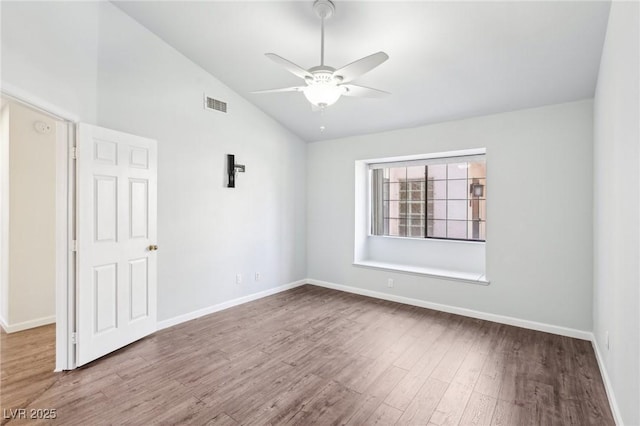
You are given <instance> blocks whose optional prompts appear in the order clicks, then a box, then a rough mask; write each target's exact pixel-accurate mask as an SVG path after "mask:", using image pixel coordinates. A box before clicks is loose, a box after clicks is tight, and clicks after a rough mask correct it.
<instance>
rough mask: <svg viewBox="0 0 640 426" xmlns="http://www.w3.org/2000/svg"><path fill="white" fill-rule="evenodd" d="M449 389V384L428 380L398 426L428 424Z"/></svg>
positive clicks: (399, 420) (405, 411)
mask: <svg viewBox="0 0 640 426" xmlns="http://www.w3.org/2000/svg"><path fill="white" fill-rule="evenodd" d="M448 387H449V384H448V383H445V382H442V381H440V380H436V379H432V378H429V379H427V380H426V381H425V382H424V384H423V385H422V387H421V388H420V390H419V391H418V393H417V394H416V396H415V398H413V400H412V401H411V403H410V404H409V406H408V407H407V409H406V410H404V413H403V414H402V416H401V417H400V419H398V423H397V424H399V425H417V424H427V423H428V422H429V419H430V418H431V416H432V415H433V412H434V411H435V410H436V407H437V406H438V404H439V403H440V400H441V399H442V395H444V393H445V391H446V390H447V388H448Z"/></svg>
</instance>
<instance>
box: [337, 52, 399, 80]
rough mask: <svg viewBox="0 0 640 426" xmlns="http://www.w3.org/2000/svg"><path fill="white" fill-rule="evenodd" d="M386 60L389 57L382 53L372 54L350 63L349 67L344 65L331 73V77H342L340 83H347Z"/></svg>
mask: <svg viewBox="0 0 640 426" xmlns="http://www.w3.org/2000/svg"><path fill="white" fill-rule="evenodd" d="M387 59H389V55H387V54H386V53H384V52H378V53H374V54H373V55H369V56H365V57H364V58H362V59H358V60H357V61H355V62H351V63H350V64H349V65H345V66H344V67H342V68H340V69H339V70H335V71H334V72H333V76H334V77H336V76H340V77H342V82H343V83H347V82H349V81H351V80H354V79H356V78H358V77H360V76H361V75H362V74H364V73H366V72H369V71H371V70H372V69H374V68H375V67H377V66H378V65H380V64H381V63H383V62H384V61H386V60H387Z"/></svg>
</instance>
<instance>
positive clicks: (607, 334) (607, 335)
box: [604, 331, 609, 350]
mask: <svg viewBox="0 0 640 426" xmlns="http://www.w3.org/2000/svg"><path fill="white" fill-rule="evenodd" d="M604 346H605V348H607V350H609V332H608V331H605V332H604Z"/></svg>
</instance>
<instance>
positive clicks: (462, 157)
mask: <svg viewBox="0 0 640 426" xmlns="http://www.w3.org/2000/svg"><path fill="white" fill-rule="evenodd" d="M474 159H476V160H477V159H482V161H484V163H485V175H484V177H482V178H477V179H482V180H484V186H485V188H486V185H487V181H488V176H487V173H486V164H487V157H486V150H485V149H484V148H481V149H471V150H464V151H452V152H442V153H433V154H423V155H414V156H408V157H392V158H382V159H375V160H369V161H367V162H366V164H367V167H368V170H367V192H368V197H367V204H368V209H367V211H368V215H367V236H368V237H376V238H400V239H411V240H416V241H419V240H423V241H429V240H437V241H451V242H457V243H460V242H462V243H472V244H485V243H486V239H487V238H486V229H487V215H486V206H487V200H488V199H487V197H486V192H485V194H484V195H483V196H482V197H480V198H478V199H477V200H478V201H483V202H484V205H485V207H484V208H485V217H484V219H480V220H479V221H478V222H479V224H480V226H481V224H484V227H485V238H484V239H470V238H454V237H441V236H429V235H428V222H429V220H432V221H433V220H442V221H444V222H445V227H448V222H449V221H451V222H465V223H466V226H469V224H471V223H472V222H474V220H473V219H464V220H462V219H460V220H456V219H449V218H448V217H445V218H444V219H433V218H431V219H429V218H428V217H427V216H428V209H427V205H428V202H429V201H430V200H429V198H428V196H427V192H428V178H427V174H426V170H427V169H426V166H427V165H441V164H442V165H447V164H452V163H454V164H455V163H457V162H467V163H471V162H473V160H474ZM422 165H424V166H425V176H424V180H421V181H420V182H423V183H424V185H423V186H424V187H423V188H422V190H423V191H424V193H425V194H424V199H423V200H419V201H421V203H420V204H421V205H423V206H424V207H422V208H421V209H420V210H421V211H422V212H423V216H422V218H421V221H422V222H423V223H424V233H423V235H420V236H415V235H386V234H384V229H385V226H384V218H383V219H382V223H383V224H382V230H381V232H382V233H380V234H376V233H375V229H374V227H375V226H376V225H375V220H374V209H375V208H376V204H375V203H376V202H378V203H379V205H380V207H379V208H380V209H384V207H383V205H384V203H385V202H388V201H390V200H386V199H385V198H384V195H383V196H382V198H381V199H380V200H379V201H376V198H378V197H376V196H375V194H374V189H373V186H374V185H373V176H374V170H376V169H390V168H393V167H416V166H422ZM447 169H448V168H447ZM447 173H448V171H447ZM472 179H474V178H470V177H469V176H468V175H467V177H466V178H452V179H449V178H448V174H447V178H445V179H438V181H443V182H445V185H447V192H448V182H449V181H450V180H465V181H466V182H467V185H468V182H469V181H470V180H472ZM400 183H405V184H408V183H409V181H408V180H406V181H405V182H398V184H400ZM387 184H390V182H388V183H387ZM382 185H384V181H383V182H382ZM380 192H381V193H382V194H384V189H383V188H381V190H380ZM434 200H436V199H433V198H432V199H431V201H434ZM437 200H439V201H443V202H444V203H445V205H448V203H449V201H451V200H450V199H449V198H448V196H447V198H445V199H437ZM455 200H458V199H455ZM455 200H453V201H455ZM460 200H462V199H460ZM471 200H473V198H469V196H467V198H466V199H464V201H466V202H469V201H471ZM411 201H412V200H409V199H407V200H405V202H406V206H407V207H406V208H407V209H408V208H410V205H411V204H412V203H410V202H411ZM382 214H383V215H384V212H383V213H382ZM406 214H407V213H405V215H406ZM387 219H388V218H387ZM398 220H399V219H398ZM405 220H407V218H405ZM408 226H409V225H408V223H405V234H407V231H406V228H407V227H408ZM447 233H448V231H447Z"/></svg>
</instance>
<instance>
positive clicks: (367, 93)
mask: <svg viewBox="0 0 640 426" xmlns="http://www.w3.org/2000/svg"><path fill="white" fill-rule="evenodd" d="M340 87H344V88H345V89H346V90H345V92H344V93H343V95H344V96H357V97H359V98H383V97H385V96H389V95H390V94H391V93H389V92H385V91H384V90H378V89H372V88H371V87H364V86H358V85H356V84H341V85H340Z"/></svg>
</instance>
